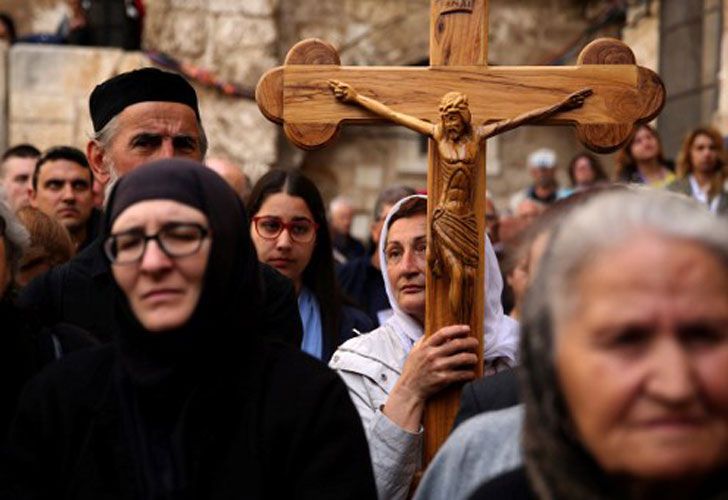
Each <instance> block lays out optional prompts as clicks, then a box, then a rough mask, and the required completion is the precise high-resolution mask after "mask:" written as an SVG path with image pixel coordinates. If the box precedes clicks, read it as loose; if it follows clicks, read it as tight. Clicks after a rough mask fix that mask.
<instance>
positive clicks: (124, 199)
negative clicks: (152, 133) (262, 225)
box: [104, 158, 262, 385]
mask: <svg viewBox="0 0 728 500" xmlns="http://www.w3.org/2000/svg"><path fill="white" fill-rule="evenodd" d="M160 199H161V200H173V201H177V202H180V203H183V204H185V205H189V206H191V207H193V208H196V209H198V210H200V211H201V212H202V213H204V214H205V216H206V217H207V219H208V222H209V226H210V230H211V234H212V246H211V249H210V256H209V259H208V263H207V269H206V271H205V277H204V279H203V285H202V287H203V288H202V293H201V295H200V299H199V302H198V304H197V307H196V309H195V311H194V312H193V314H192V316H191V318H190V319H189V321H188V322H187V323H186V324H185V325H183V326H182V327H181V328H179V329H177V330H174V331H168V332H157V333H150V332H148V331H146V330H145V329H144V327H143V326H142V325H141V324H140V323H139V321H138V320H137V319H136V317H135V316H134V314H133V312H132V311H131V308H130V307H129V304H128V301H127V299H126V296H125V295H124V293H123V292H122V291H121V289H120V288H119V287H118V286H116V285H115V293H116V298H117V300H116V303H115V308H114V314H115V317H114V322H113V324H114V327H115V332H113V333H114V335H115V338H116V342H117V344H118V345H119V347H120V349H121V357H122V361H123V365H124V367H125V368H126V370H127V371H128V373H129V375H130V376H131V378H132V379H133V380H134V381H135V382H136V383H137V384H140V385H154V384H157V383H159V382H160V381H161V380H163V379H165V378H168V377H170V376H171V375H173V374H179V373H180V372H187V374H188V375H189V374H193V376H196V375H194V374H199V373H200V371H204V370H207V369H208V368H209V366H208V365H211V364H214V365H216V366H218V365H219V364H220V363H222V362H223V360H225V359H229V356H232V355H235V356H240V355H241V352H245V351H246V348H245V346H246V344H247V345H248V347H249V343H250V342H251V341H252V339H253V338H254V337H256V334H257V333H258V332H257V329H258V328H259V324H258V321H257V312H258V311H260V305H259V304H258V301H259V300H260V297H261V295H262V293H261V281H260V271H259V267H258V259H257V257H256V254H255V250H254V248H253V245H252V242H251V240H250V233H249V229H248V228H249V223H248V218H247V216H246V213H245V209H244V208H243V204H242V202H241V201H240V198H238V196H237V195H236V194H235V192H234V191H233V190H232V188H230V187H229V186H228V185H227V183H226V182H225V181H224V180H223V179H222V178H221V177H220V176H218V175H217V174H216V173H215V172H213V171H212V170H210V169H208V168H207V167H205V166H204V165H202V164H201V163H198V162H194V161H190V160H183V159H179V158H174V159H167V160H160V161H155V162H152V163H148V164H146V165H143V166H141V167H139V168H137V169H135V170H134V171H132V172H130V173H129V174H127V175H125V176H124V177H122V178H121V179H120V180H119V181H118V183H117V185H116V186H115V188H114V190H113V192H112V193H111V196H110V198H109V205H108V210H107V212H106V216H105V217H106V219H105V229H104V231H105V236H108V235H109V234H110V232H111V226H112V225H113V223H114V221H115V220H116V218H117V217H118V216H119V215H120V214H121V213H122V212H123V211H124V210H126V209H127V208H128V207H130V206H131V205H134V204H136V203H138V202H141V201H146V200H160Z"/></svg>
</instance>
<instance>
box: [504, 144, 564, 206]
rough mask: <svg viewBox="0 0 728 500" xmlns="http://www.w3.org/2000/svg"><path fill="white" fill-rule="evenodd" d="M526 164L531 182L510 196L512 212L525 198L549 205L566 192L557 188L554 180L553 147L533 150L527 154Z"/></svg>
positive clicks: (557, 183) (556, 182)
mask: <svg viewBox="0 0 728 500" xmlns="http://www.w3.org/2000/svg"><path fill="white" fill-rule="evenodd" d="M527 165H528V173H529V174H530V175H531V179H533V182H532V184H531V185H530V186H529V187H527V188H526V189H524V190H522V191H519V192H517V193H516V194H514V195H513V196H511V200H510V207H511V211H512V212H514V213H515V212H516V210H517V207H518V205H520V204H521V202H522V201H523V200H526V199H528V200H533V201H536V202H538V203H540V204H542V205H550V204H552V203H554V202H556V200H558V199H559V198H563V197H564V196H566V194H567V192H566V191H564V190H563V189H560V188H559V182H558V180H556V166H557V158H556V152H555V151H554V150H553V149H550V148H541V149H537V150H536V151H533V152H532V153H531V154H530V155H528V160H527Z"/></svg>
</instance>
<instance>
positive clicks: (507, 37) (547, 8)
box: [0, 0, 728, 235]
mask: <svg viewBox="0 0 728 500" xmlns="http://www.w3.org/2000/svg"><path fill="white" fill-rule="evenodd" d="M145 3H146V6H147V17H146V25H145V33H144V41H143V43H144V48H145V49H151V50H158V51H163V52H166V53H168V54H170V55H171V56H173V57H175V58H177V59H178V60H180V61H183V62H185V63H189V64H193V65H195V66H198V67H203V68H206V69H209V70H211V71H213V72H214V73H215V74H216V75H217V76H219V77H220V78H221V79H223V80H226V81H230V82H234V83H237V84H240V85H243V86H247V87H250V88H252V87H253V86H254V85H255V83H256V82H257V80H258V78H259V77H260V75H261V74H262V73H263V72H264V71H265V70H267V69H268V68H271V67H273V66H276V65H278V64H281V62H282V60H283V58H284V57H285V54H286V52H287V51H288V49H289V48H290V47H291V46H292V45H293V44H294V43H295V42H297V41H299V40H301V39H303V38H307V37H318V38H322V39H325V40H327V41H329V42H331V43H333V44H334V45H335V46H337V47H338V49H339V51H340V54H341V58H342V62H343V63H344V64H354V65H415V64H423V63H424V64H426V62H427V59H428V43H429V40H428V37H429V26H428V24H429V0H398V1H391V0H148V1H146V2H145ZM653 3H654V2H653ZM62 4H63V0H27V1H26V2H22V3H18V2H15V1H14V0H0V8H7V9H10V10H12V9H15V11H14V12H15V14H17V17H18V18H19V19H20V21H21V23H20V24H21V31H28V30H31V29H36V30H48V29H49V28H52V27H53V26H54V25H55V24H56V23H57V22H58V20H59V17H60V16H62V14H63V5H62ZM605 5H606V2H603V1H601V0H593V1H582V0H520V1H519V2H511V1H508V0H491V2H490V22H489V29H490V36H489V61H490V63H491V64H502V65H506V64H507V65H528V64H545V63H547V62H549V61H551V60H553V59H555V58H556V57H558V56H561V55H563V54H562V53H563V52H564V49H565V48H566V47H568V46H569V44H570V43H571V42H573V41H574V40H575V39H578V38H579V36H580V35H581V34H582V33H583V31H584V30H585V29H586V28H587V27H588V26H589V24H590V22H593V20H594V19H595V18H597V17H598V13H599V12H600V11H601V9H603V8H604V7H605ZM54 16H55V17H54ZM642 32H649V35H645V36H642V35H641V33H642ZM654 32H655V30H654V29H643V28H639V27H637V28H636V29H635V30H634V31H632V32H630V31H629V28H628V30H627V32H626V36H627V37H629V38H630V42H629V43H630V44H631V45H634V46H635V52H636V53H637V56H638V59H639V62H640V63H641V64H645V65H647V66H652V65H653V64H654V63H655V61H656V60H657V58H656V55H655V54H656V52H657V49H656V48H654V45H655V44H654V43H653V42H654V36H653V34H654ZM606 34H613V35H614V34H617V33H615V32H607V33H606ZM576 53H578V48H577V49H576V50H575V51H572V53H571V60H572V61H573V59H574V57H575V55H576ZM10 59H11V66H13V67H16V66H17V68H22V70H20V69H18V71H17V72H14V73H17V74H14V76H13V79H12V82H11V89H10V92H11V99H10V123H9V134H10V137H11V140H13V141H17V140H21V139H23V138H29V139H30V138H32V139H34V140H35V141H36V142H39V143H40V145H43V146H44V145H47V144H50V143H57V142H64V141H72V142H73V143H74V144H77V145H82V144H83V143H85V141H86V137H87V136H86V134H87V133H88V132H89V131H90V124H89V123H88V117H87V112H86V109H85V108H86V104H85V103H86V99H87V96H88V92H89V91H90V89H91V88H92V87H93V85H95V84H96V83H98V82H99V81H101V80H103V79H105V78H107V77H108V76H111V75H112V74H115V72H118V71H120V70H121V68H123V67H133V66H138V65H146V64H148V61H147V60H146V59H145V58H144V57H143V56H141V55H139V54H126V55H124V54H122V53H120V52H118V51H116V50H110V49H83V48H58V47H55V48H50V47H38V46H36V47H16V48H14V49H13V50H12V54H11V58H10ZM39 61H42V64H40V63H39ZM122 61H127V62H122ZM46 68H49V69H48V70H47V71H46ZM78 68H83V69H82V70H81V71H78ZM75 73H78V74H75ZM197 90H198V92H199V94H200V103H201V104H200V105H201V112H202V119H203V123H204V125H205V127H206V130H207V133H208V136H209V138H210V146H211V147H210V152H211V154H222V155H226V156H229V157H231V158H232V159H234V160H237V161H239V162H240V163H241V164H243V165H244V169H245V170H246V171H247V172H248V173H249V174H252V177H253V178H254V179H255V178H257V177H258V176H259V175H260V174H261V173H262V172H264V171H265V170H266V169H267V168H268V167H269V166H284V167H292V168H302V169H303V170H304V171H305V172H306V173H307V174H308V175H310V176H311V177H312V178H314V180H315V181H316V182H317V183H318V185H319V186H321V188H322V192H323V194H324V196H325V198H326V199H330V198H331V197H332V196H333V195H334V194H338V193H342V194H345V195H348V196H349V197H350V198H352V199H353V201H354V202H355V205H356V206H357V209H358V211H359V213H360V215H361V216H360V217H359V218H358V219H357V223H356V224H357V228H358V231H359V234H360V235H361V234H363V232H365V228H366V223H367V220H368V219H367V214H368V213H369V211H370V210H371V206H372V203H373V199H374V197H375V196H376V194H377V193H378V192H379V190H380V189H381V188H382V187H384V186H386V185H389V184H393V183H408V184H411V185H413V186H415V187H418V188H421V187H424V186H425V184H426V161H427V159H426V154H425V150H426V148H424V147H423V142H422V140H421V139H420V138H419V137H417V136H416V135H415V134H414V133H411V132H408V131H406V130H400V129H397V128H395V127H383V126H382V127H352V128H348V129H346V130H345V131H344V133H342V135H341V137H340V138H339V140H338V141H337V142H336V143H335V144H334V145H332V146H331V147H329V148H327V149H325V150H321V151H315V152H304V151H301V150H298V149H296V148H294V147H293V146H291V145H290V144H288V143H287V141H286V140H285V139H284V138H282V134H281V132H280V129H279V128H278V127H277V126H276V125H273V124H271V123H269V122H268V121H267V120H265V119H264V118H263V117H262V115H261V114H260V113H259V111H258V109H257V106H256V104H255V103H254V102H253V101H251V100H248V99H240V98H231V97H225V96H222V95H221V94H219V93H218V92H217V91H215V90H209V89H206V88H202V87H199V86H197ZM16 93H17V94H18V96H15V97H13V96H12V94H16ZM727 107H728V106H727ZM543 146H549V147H552V148H554V149H555V150H556V151H557V153H558V156H559V159H560V165H561V167H562V168H561V170H560V174H559V175H560V177H561V180H562V182H565V181H566V175H565V172H564V168H565V166H566V163H567V162H568V160H569V159H570V157H571V156H572V155H573V154H575V153H576V152H578V151H579V150H581V146H580V144H578V142H577V141H576V139H575V137H574V134H573V131H572V130H571V129H569V128H568V127H524V128H523V129H521V130H516V131H512V132H510V133H508V134H505V135H503V136H502V137H499V138H496V139H494V140H492V141H490V142H489V146H488V151H489V155H488V156H489V158H488V170H487V171H488V188H489V190H490V191H491V192H492V193H493V195H494V196H495V198H496V200H497V201H498V202H499V204H500V206H501V207H504V206H505V203H504V202H505V200H506V199H507V198H508V195H509V194H510V193H511V192H513V191H516V190H518V189H520V188H522V187H523V186H525V185H527V184H528V183H529V178H528V172H527V169H526V168H525V160H526V158H527V156H528V154H529V153H530V152H531V151H532V150H534V149H536V148H538V147H543ZM605 163H606V165H607V167H608V168H611V165H612V161H611V158H608V157H607V158H605Z"/></svg>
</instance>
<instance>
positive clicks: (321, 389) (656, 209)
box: [0, 68, 728, 500]
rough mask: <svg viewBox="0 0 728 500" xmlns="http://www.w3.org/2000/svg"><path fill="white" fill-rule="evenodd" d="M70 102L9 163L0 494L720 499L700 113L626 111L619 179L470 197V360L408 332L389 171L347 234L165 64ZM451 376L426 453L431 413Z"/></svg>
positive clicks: (401, 219)
mask: <svg viewBox="0 0 728 500" xmlns="http://www.w3.org/2000/svg"><path fill="white" fill-rule="evenodd" d="M454 112H455V113H457V112H460V111H457V110H455V111H454ZM89 113H90V117H91V122H92V124H93V128H94V131H93V135H92V137H91V139H90V140H89V142H88V145H87V147H86V151H85V152H84V151H81V150H79V149H76V148H74V147H71V146H57V147H53V148H50V149H48V150H46V151H39V150H38V149H37V148H35V147H34V146H32V145H30V144H21V145H15V146H13V147H11V148H9V149H8V150H7V151H6V152H5V153H4V155H3V156H2V164H1V165H0V235H1V236H2V238H0V321H2V324H3V336H4V338H5V344H4V348H3V349H2V350H0V370H2V375H3V376H1V377H0V391H2V398H3V400H4V401H5V403H6V404H5V405H3V408H4V410H3V411H2V413H0V432H2V434H1V435H0V497H2V498H18V499H22V498H33V499H45V498H48V499H50V498H72V499H86V498H88V499H98V498H114V499H122V498H129V499H150V500H156V499H188V498H205V499H218V498H219V499H222V498H317V499H320V498H337V499H338V498H362V499H364V498H366V499H376V498H380V499H384V500H388V499H406V498H410V497H413V496H414V498H418V499H448V500H451V499H461V498H462V499H466V498H539V499H550V498H568V499H583V498H633V499H643V498H706V499H709V498H724V497H725V496H726V495H728V480H727V479H726V478H728V474H727V473H728V388H727V387H728V386H726V384H725V381H726V380H728V305H726V304H728V220H726V219H725V218H724V217H723V216H724V215H726V214H728V192H726V188H725V186H726V173H727V172H726V170H725V168H724V151H723V140H722V137H721V135H720V133H719V132H717V131H716V130H714V129H712V128H710V127H701V128H698V129H695V130H694V131H691V132H690V133H689V134H688V135H687V137H686V139H685V142H684V144H683V147H682V149H681V151H680V154H679V155H678V157H677V161H676V162H675V163H674V164H673V163H672V162H670V161H668V160H666V159H665V157H664V155H663V152H662V148H661V145H660V141H659V136H658V135H657V132H656V131H655V129H653V128H652V127H650V126H649V125H641V126H640V127H639V128H638V129H637V131H636V133H635V134H634V136H633V137H632V138H631V139H630V140H629V142H628V143H627V144H626V145H625V146H624V148H623V150H622V151H621V152H620V154H619V156H618V159H617V168H616V173H615V177H614V180H613V181H611V180H610V178H609V175H608V174H607V169H605V167H604V166H603V165H602V164H601V162H600V160H599V159H598V158H597V157H595V156H593V155H591V154H590V153H586V152H583V153H579V154H577V155H576V156H574V158H573V159H572V160H571V162H570V163H569V164H568V169H567V172H568V177H569V180H570V186H568V187H561V186H559V184H558V182H557V180H556V179H557V178H556V170H557V168H556V167H557V164H558V161H557V157H556V154H555V153H554V152H553V151H552V150H550V149H540V150H537V151H534V152H533V153H532V154H531V155H530V156H529V159H528V169H529V172H530V173H531V175H532V178H533V184H532V185H531V186H528V187H526V188H524V189H523V190H522V191H519V192H518V193H516V194H514V196H513V198H512V199H511V204H510V207H509V209H508V210H503V211H502V213H499V211H498V210H497V207H496V205H495V204H494V202H493V200H492V199H487V200H486V220H485V223H486V227H487V232H486V234H485V235H483V238H484V242H483V243H484V244H483V248H484V249H485V261H486V279H485V290H484V292H483V294H482V297H483V301H484V304H483V309H484V311H485V314H484V318H483V331H484V339H483V346H484V348H483V352H482V353H479V352H478V349H479V345H480V343H479V342H478V341H477V339H474V338H472V337H471V336H470V327H469V326H468V325H462V324H452V325H447V326H445V327H443V328H441V329H439V330H438V331H435V332H431V334H430V335H427V336H426V335H425V317H426V286H425V284H426V283H425V282H426V279H425V276H426V273H427V266H428V260H427V255H428V241H427V232H428V231H427V204H428V198H427V194H426V193H422V192H419V193H418V192H416V191H415V190H414V189H412V188H410V187H407V186H393V187H388V188H387V189H384V190H383V191H382V192H381V193H380V194H379V196H378V198H377V200H376V203H375V206H374V207H372V208H373V211H372V213H371V215H372V222H371V226H370V234H369V240H370V241H368V242H360V241H358V240H357V239H356V238H354V237H353V236H352V235H351V225H352V218H353V215H354V212H355V210H354V207H353V205H352V202H351V201H350V200H348V199H347V198H345V197H343V196H339V197H336V198H334V199H333V200H331V202H330V203H329V204H328V208H327V205H326V204H325V203H324V200H323V197H322V196H321V193H320V192H319V190H318V188H317V187H316V184H315V183H314V182H312V181H311V180H310V179H308V178H307V177H306V176H305V175H304V174H303V173H302V172H301V171H298V170H281V169H276V168H273V169H271V170H270V171H269V172H268V173H266V174H265V175H263V176H262V177H261V178H260V179H257V181H256V182H255V183H251V180H250V179H248V178H247V177H246V176H245V175H244V174H243V173H242V170H241V169H240V168H239V167H238V166H236V165H234V164H232V162H231V161H229V160H228V159H224V158H206V153H207V145H208V139H207V137H206V135H205V132H204V128H203V125H202V123H203V121H202V118H201V116H200V111H199V106H198V102H197V95H196V93H195V91H194V89H193V88H192V86H191V85H190V84H189V83H188V82H187V81H186V80H185V79H184V78H182V77H181V76H179V75H176V74H172V73H167V72H163V71H161V70H158V69H153V68H144V69H139V70H134V71H130V72H127V73H122V74H120V75H117V76H115V77H113V78H111V79H109V80H107V81H105V82H99V85H98V86H97V87H96V88H95V89H94V91H93V92H92V94H91V96H90V99H89ZM443 126H445V127H446V125H443ZM447 140H453V141H457V140H460V139H459V138H458V136H452V137H451V138H449V139H447ZM440 300H443V301H447V300H448V298H447V297H442V298H440ZM479 354H482V356H479ZM479 359H482V360H483V361H482V362H483V365H484V366H483V369H484V370H483V371H484V372H485V374H486V375H485V376H484V377H481V378H476V373H478V372H479V371H480V370H479V368H480V367H478V366H476V365H477V363H478V362H479V361H478V360H479ZM463 383H467V384H466V385H465V387H464V389H463V391H462V399H461V407H460V411H459V414H458V416H457V418H456V423H455V428H454V429H453V432H452V434H451V436H450V438H449V439H448V440H447V441H446V443H445V445H444V446H443V447H442V448H441V449H440V451H439V452H438V454H437V455H436V457H435V459H434V460H433V461H432V462H431V463H430V464H429V465H428V466H427V467H426V468H424V467H423V465H424V464H422V459H421V457H422V447H423V433H424V429H423V413H424V411H425V405H426V403H427V401H428V399H429V398H431V397H432V396H434V395H436V394H437V393H438V392H439V391H441V390H442V389H444V388H446V387H450V386H453V385H462V384H463ZM423 469H424V471H423ZM418 471H423V472H424V475H422V476H420V475H419V474H418Z"/></svg>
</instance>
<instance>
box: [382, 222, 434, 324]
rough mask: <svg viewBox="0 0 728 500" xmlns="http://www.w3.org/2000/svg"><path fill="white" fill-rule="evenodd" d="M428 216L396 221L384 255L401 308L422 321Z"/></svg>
mask: <svg viewBox="0 0 728 500" xmlns="http://www.w3.org/2000/svg"><path fill="white" fill-rule="evenodd" d="M426 224H427V217H426V216H425V215H424V214H423V215H415V216H414V217H407V218H404V219H397V220H396V221H394V223H393V224H392V225H391V226H390V228H389V233H388V234H387V244H386V246H385V247H384V255H385V257H386V260H387V278H388V279H389V283H390V285H391V287H392V293H393V294H394V299H395V300H396V301H397V304H398V305H399V307H400V309H402V310H403V311H404V312H406V313H407V314H409V315H410V316H412V317H413V318H415V319H417V320H418V321H419V322H420V323H421V324H424V322H425V297H426V295H425V265H426V253H427V229H426V228H427V225H426Z"/></svg>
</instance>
